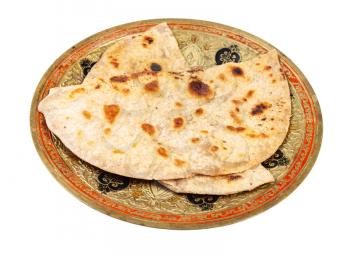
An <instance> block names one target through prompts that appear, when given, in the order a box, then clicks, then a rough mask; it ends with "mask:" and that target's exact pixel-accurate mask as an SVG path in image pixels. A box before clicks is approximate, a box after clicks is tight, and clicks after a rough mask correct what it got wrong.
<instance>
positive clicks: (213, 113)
mask: <svg viewBox="0 0 350 256" xmlns="http://www.w3.org/2000/svg"><path fill="white" fill-rule="evenodd" d="M141 37H142V36H141ZM158 62H159V63H163V62H161V60H160V59H158ZM159 63H155V64H157V65H158V66H159V67H157V68H155V69H152V67H149V68H146V67H144V68H145V70H143V71H137V72H131V73H129V74H126V73H123V74H122V75H121V74H120V73H113V72H115V71H110V72H109V71H108V70H109V69H111V68H112V67H106V69H107V70H106V71H105V73H103V78H102V79H99V77H98V76H96V77H94V78H93V79H90V80H89V79H88V80H86V81H84V82H83V84H82V85H80V86H69V87H64V88H54V89H52V90H51V91H50V93H49V95H48V96H47V97H46V98H45V99H43V100H42V101H41V102H40V104H39V111H40V112H42V113H43V114H44V115H45V118H46V123H47V125H48V127H49V129H50V130H51V131H52V132H53V133H55V134H56V135H57V136H58V137H59V138H60V139H61V141H62V142H63V143H64V144H65V145H66V146H67V147H68V148H69V149H70V150H72V152H73V153H75V154H76V155H77V156H78V157H80V158H82V159H83V160H85V161H87V162H89V163H91V164H93V165H95V166H97V167H99V168H101V169H104V170H106V171H108V172H112V173H116V174H120V175H124V176H129V177H135V178H142V179H157V180H169V179H180V178H188V177H193V176H194V175H196V174H201V175H209V176H217V175H224V174H231V173H237V172H242V171H244V170H248V169H251V168H254V167H255V166H257V165H258V164H259V163H261V162H262V161H264V160H265V159H267V158H268V157H269V156H270V155H272V154H273V153H274V152H275V151H276V149H277V148H278V147H279V145H280V144H281V143H282V141H283V139H284V138H285V136H286V133H287V130H288V126H289V117H290V113H291V107H290V97H289V88H288V83H287V81H286V80H285V78H284V76H283V73H282V70H281V67H280V63H279V59H278V54H277V52H276V51H271V52H269V53H267V54H264V55H260V56H259V57H257V58H254V59H252V60H250V61H247V62H243V63H227V64H224V65H220V66H215V67H212V68H209V69H206V70H200V69H198V70H191V71H185V72H178V71H165V70H168V68H167V69H165V68H163V67H162V65H161V64H159ZM164 63H165V62H164ZM118 67H119V66H118ZM131 70H133V69H131ZM123 72H124V71H123ZM106 74H107V75H106ZM111 74H113V75H111ZM108 75H110V76H109V77H108Z"/></svg>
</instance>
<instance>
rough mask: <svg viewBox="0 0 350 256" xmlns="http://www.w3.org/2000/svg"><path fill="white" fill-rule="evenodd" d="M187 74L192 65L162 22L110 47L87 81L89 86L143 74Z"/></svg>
mask: <svg viewBox="0 0 350 256" xmlns="http://www.w3.org/2000/svg"><path fill="white" fill-rule="evenodd" d="M159 69H162V70H164V71H171V70H174V71H185V70H188V69H189V66H188V64H187V62H186V60H185V58H184V56H183V55H182V53H181V51H180V48H179V46H178V44H177V41H176V38H175V37H174V35H173V33H172V31H171V29H170V28H169V27H168V25H167V24H166V23H161V24H159V25H157V26H154V27H152V28H150V29H149V30H147V31H145V32H144V33H141V34H136V35H130V36H126V37H124V38H122V39H120V40H118V41H117V42H116V43H114V44H113V45H111V46H110V47H108V48H107V50H106V51H105V52H104V53H103V55H102V56H101V59H100V60H99V61H98V62H97V63H96V64H95V65H94V66H93V67H92V69H91V71H90V72H89V73H88V74H87V76H86V77H85V79H84V83H85V85H88V84H94V83H98V82H99V81H101V80H108V79H109V78H110V77H112V76H121V75H125V74H130V73H136V72H143V71H147V70H148V71H159Z"/></svg>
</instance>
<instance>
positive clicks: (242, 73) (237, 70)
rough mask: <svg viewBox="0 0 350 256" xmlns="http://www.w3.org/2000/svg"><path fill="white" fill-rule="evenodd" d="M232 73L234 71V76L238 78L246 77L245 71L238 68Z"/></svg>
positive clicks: (235, 67) (233, 69) (233, 68)
mask: <svg viewBox="0 0 350 256" xmlns="http://www.w3.org/2000/svg"><path fill="white" fill-rule="evenodd" d="M231 71H232V74H233V75H234V76H236V77H240V76H243V75H244V72H243V69H241V68H240V67H237V66H233V67H232V70H231Z"/></svg>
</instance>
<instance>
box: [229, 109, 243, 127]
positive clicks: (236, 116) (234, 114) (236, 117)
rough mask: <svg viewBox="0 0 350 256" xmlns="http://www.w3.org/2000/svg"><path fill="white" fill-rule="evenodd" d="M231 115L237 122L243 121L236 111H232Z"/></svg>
mask: <svg viewBox="0 0 350 256" xmlns="http://www.w3.org/2000/svg"><path fill="white" fill-rule="evenodd" d="M230 116H231V117H232V119H233V120H234V121H235V122H236V123H237V124H240V123H241V119H240V118H239V117H238V115H237V114H236V113H235V112H234V111H230Z"/></svg>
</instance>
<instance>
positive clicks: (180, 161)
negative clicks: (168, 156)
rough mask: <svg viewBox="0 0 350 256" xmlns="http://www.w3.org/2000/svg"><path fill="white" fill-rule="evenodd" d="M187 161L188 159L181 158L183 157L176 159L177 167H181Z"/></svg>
mask: <svg viewBox="0 0 350 256" xmlns="http://www.w3.org/2000/svg"><path fill="white" fill-rule="evenodd" d="M185 163H186V161H183V160H181V159H177V158H175V159H174V164H175V165H176V166H177V167H181V166H183V165H184V164H185Z"/></svg>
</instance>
